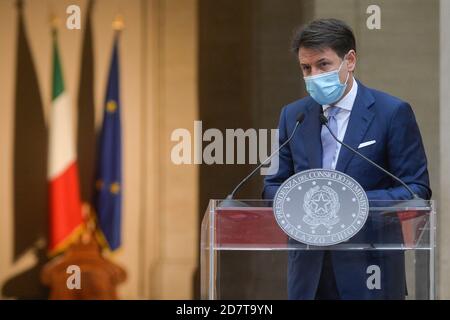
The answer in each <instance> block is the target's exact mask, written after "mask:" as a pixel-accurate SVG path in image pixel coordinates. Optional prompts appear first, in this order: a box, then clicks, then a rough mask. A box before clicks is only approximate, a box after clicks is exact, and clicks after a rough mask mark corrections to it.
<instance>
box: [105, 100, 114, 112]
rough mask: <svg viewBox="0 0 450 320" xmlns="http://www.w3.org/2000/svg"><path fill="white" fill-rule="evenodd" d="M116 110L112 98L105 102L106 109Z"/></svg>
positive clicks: (109, 110)
mask: <svg viewBox="0 0 450 320" xmlns="http://www.w3.org/2000/svg"><path fill="white" fill-rule="evenodd" d="M116 110H117V104H116V102H115V101H114V100H110V101H108V103H107V104H106V111H108V112H111V113H113V112H115V111H116Z"/></svg>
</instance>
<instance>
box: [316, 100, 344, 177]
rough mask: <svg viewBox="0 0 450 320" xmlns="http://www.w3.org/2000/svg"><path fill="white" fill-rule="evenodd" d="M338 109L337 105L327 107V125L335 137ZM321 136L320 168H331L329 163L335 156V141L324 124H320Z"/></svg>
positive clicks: (336, 133)
mask: <svg viewBox="0 0 450 320" xmlns="http://www.w3.org/2000/svg"><path fill="white" fill-rule="evenodd" d="M340 110H341V109H340V108H339V107H329V109H328V126H329V127H330V129H331V131H332V132H333V133H334V135H335V136H336V137H337V135H338V126H337V120H336V115H337V114H338V113H339V111H340ZM321 138H322V150H323V157H322V168H324V169H332V166H331V165H332V163H333V161H334V160H335V157H336V149H337V141H336V140H334V138H333V137H332V136H331V134H330V132H329V131H328V129H327V128H326V127H325V126H322V132H321Z"/></svg>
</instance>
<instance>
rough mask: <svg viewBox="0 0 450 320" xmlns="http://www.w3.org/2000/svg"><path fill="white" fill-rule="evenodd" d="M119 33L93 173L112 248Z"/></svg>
mask: <svg viewBox="0 0 450 320" xmlns="http://www.w3.org/2000/svg"><path fill="white" fill-rule="evenodd" d="M118 40H119V34H118V33H117V34H116V36H115V39H114V47H113V52H112V58H111V65H110V69H109V77H108V87H107V91H106V98H105V105H104V112H103V125H102V129H101V133H100V139H99V144H98V148H99V149H98V158H97V159H98V164H97V174H96V197H95V198H96V199H95V202H94V203H95V206H96V211H97V218H98V223H99V226H100V229H101V231H102V232H103V235H104V237H105V238H106V239H105V240H106V241H107V242H108V245H109V248H110V249H111V250H116V249H117V248H118V247H120V244H121V232H120V229H121V211H122V142H121V124H120V95H119V53H118Z"/></svg>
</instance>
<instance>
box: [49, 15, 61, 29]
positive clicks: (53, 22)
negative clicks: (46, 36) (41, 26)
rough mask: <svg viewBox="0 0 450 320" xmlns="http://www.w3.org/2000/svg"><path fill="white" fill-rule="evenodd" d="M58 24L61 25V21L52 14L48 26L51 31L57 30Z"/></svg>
mask: <svg viewBox="0 0 450 320" xmlns="http://www.w3.org/2000/svg"><path fill="white" fill-rule="evenodd" d="M60 23H61V20H60V19H59V18H58V16H57V15H55V14H52V15H51V16H50V25H51V27H52V29H58V28H59V25H60Z"/></svg>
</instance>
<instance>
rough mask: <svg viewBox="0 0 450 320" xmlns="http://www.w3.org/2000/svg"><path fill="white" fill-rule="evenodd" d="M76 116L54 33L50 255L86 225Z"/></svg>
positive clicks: (67, 243)
mask: <svg viewBox="0 0 450 320" xmlns="http://www.w3.org/2000/svg"><path fill="white" fill-rule="evenodd" d="M72 115H73V114H72V108H71V103H70V98H69V96H68V94H67V92H66V91H65V89H64V81H63V75H62V70H61V63H60V59H59V54H58V45H57V39H56V31H54V32H53V89H52V105H51V109H50V115H49V154H48V180H49V209H50V217H49V220H50V221H49V223H50V226H49V251H50V254H57V253H59V252H61V251H63V250H64V249H66V248H67V246H68V245H69V244H70V243H71V242H72V241H73V240H75V238H76V237H77V236H78V235H79V233H80V231H81V230H82V226H83V218H82V211H81V201H80V193H79V183H78V168H77V161H76V155H75V141H74V130H73V125H74V123H73V117H72Z"/></svg>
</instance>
